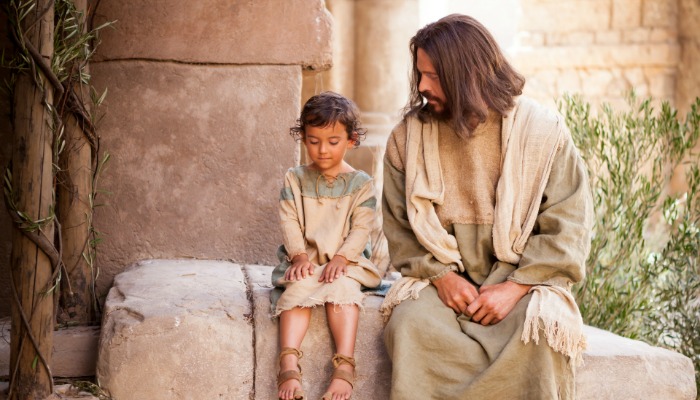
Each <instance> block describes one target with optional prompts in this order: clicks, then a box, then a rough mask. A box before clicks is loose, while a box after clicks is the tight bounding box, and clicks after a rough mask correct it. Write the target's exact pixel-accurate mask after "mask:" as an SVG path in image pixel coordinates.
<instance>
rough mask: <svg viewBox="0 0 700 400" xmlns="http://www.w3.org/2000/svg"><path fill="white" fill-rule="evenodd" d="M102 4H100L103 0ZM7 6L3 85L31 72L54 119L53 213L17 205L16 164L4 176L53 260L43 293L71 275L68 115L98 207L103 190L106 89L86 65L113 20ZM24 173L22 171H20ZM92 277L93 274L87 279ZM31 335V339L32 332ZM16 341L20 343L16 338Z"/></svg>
mask: <svg viewBox="0 0 700 400" xmlns="http://www.w3.org/2000/svg"><path fill="white" fill-rule="evenodd" d="M97 3H99V0H98V1H97ZM39 4H42V5H39ZM2 7H3V11H4V12H5V13H6V14H7V17H8V18H7V19H8V36H9V37H10V38H11V39H12V40H13V42H14V44H15V45H16V47H15V50H16V51H15V52H14V53H13V54H10V55H8V54H5V53H4V52H3V54H2V58H1V59H0V62H1V66H2V67H5V68H9V69H10V70H11V71H12V76H11V78H10V79H9V80H8V81H7V82H5V85H4V89H5V90H7V91H8V92H9V93H8V94H9V95H10V97H11V98H13V97H14V94H13V90H15V83H16V82H17V77H18V76H19V75H21V74H27V75H29V76H30V77H31V79H32V80H33V82H34V85H35V88H36V89H38V90H40V91H41V92H43V95H44V96H43V98H42V104H43V105H44V107H45V109H46V113H47V114H48V115H49V116H50V119H51V120H50V122H48V125H49V126H50V128H51V130H52V133H53V158H52V161H53V170H52V176H51V179H52V182H53V183H54V187H53V193H52V197H53V199H54V204H52V205H51V206H50V212H49V214H50V215H48V216H44V217H43V218H40V219H38V220H33V219H32V218H30V217H29V215H28V213H27V212H25V210H21V209H18V204H19V203H18V202H17V201H16V199H17V198H18V193H19V189H22V188H20V187H15V188H13V180H12V175H13V174H12V172H11V171H12V167H8V168H7V170H6V171H5V174H4V176H3V179H2V180H3V186H4V187H3V189H4V190H3V192H4V196H5V204H6V206H7V207H8V211H10V215H11V216H12V218H13V221H14V223H15V225H16V227H17V228H19V231H20V232H22V233H23V234H24V235H25V236H26V237H27V238H28V239H29V240H31V241H32V242H34V243H35V244H36V245H37V246H38V247H39V249H40V250H41V251H42V252H44V253H45V254H46V255H47V256H48V257H49V259H50V260H51V265H52V269H53V274H52V276H51V282H50V283H49V286H50V287H49V288H47V289H43V288H35V289H30V292H31V290H38V291H39V292H38V293H42V294H47V293H50V292H51V291H52V290H54V289H55V288H57V287H58V286H59V285H58V284H59V282H60V281H61V279H65V280H64V282H67V279H68V277H65V276H64V274H62V272H65V271H64V270H65V266H64V265H63V261H62V253H61V251H62V249H63V247H64V244H65V242H64V241H63V239H62V237H61V228H60V223H59V222H60V221H59V220H60V219H61V217H62V216H61V215H58V210H57V211H56V213H55V212H54V210H55V209H56V202H55V199H56V196H57V190H56V187H57V186H58V185H61V184H64V182H62V181H61V179H66V178H65V177H64V178H60V175H59V173H64V175H66V174H69V173H70V172H69V171H62V170H61V165H63V163H62V162H61V161H63V160H66V159H67V157H70V154H69V153H70V152H68V151H64V150H65V148H66V140H65V136H64V133H65V125H64V123H65V121H66V120H68V119H69V117H70V118H73V119H75V120H76V121H77V125H78V126H79V127H80V129H81V131H82V133H83V134H84V136H85V141H86V143H87V144H88V145H89V146H90V147H91V150H92V153H91V156H92V165H87V166H85V167H86V168H90V169H91V171H92V173H93V177H92V190H91V193H89V194H88V195H89V201H90V206H91V208H94V207H95V206H97V204H96V203H95V197H96V195H97V193H98V190H97V189H96V185H97V180H98V177H99V174H100V172H101V171H102V170H103V168H104V163H105V162H106V161H107V160H108V158H109V156H108V155H107V154H105V156H104V157H103V158H102V159H100V157H99V137H98V136H97V133H96V128H95V126H96V124H97V121H98V120H99V118H98V117H97V116H96V115H97V108H98V106H99V105H100V103H101V102H102V101H103V100H104V98H105V95H106V91H105V92H104V93H103V94H101V95H99V94H97V93H95V92H94V89H92V88H91V87H89V84H90V75H89V74H88V72H87V71H88V69H87V65H88V63H89V60H90V58H91V57H92V55H93V54H94V49H95V47H96V45H97V43H96V42H97V34H98V32H99V30H101V29H103V28H104V27H106V26H109V25H111V22H109V23H106V24H103V25H101V26H99V27H97V28H89V27H88V25H91V16H92V15H94V11H95V10H94V9H92V13H89V12H88V11H87V10H79V9H77V8H76V6H75V4H74V2H73V1H72V0H49V1H47V2H38V1H37V0H11V1H8V2H5V3H4V4H3V6H2ZM39 8H41V9H39ZM42 18H49V19H51V18H52V19H53V22H54V31H53V32H52V33H49V34H47V33H44V34H45V35H47V36H44V37H45V38H46V37H51V38H53V43H52V54H51V55H50V57H48V58H46V57H44V56H43V55H42V54H40V52H39V50H38V49H37V48H36V47H35V46H37V44H36V43H33V42H32V40H30V39H29V37H28V32H30V28H31V27H34V26H35V25H36V24H37V23H38V22H37V21H39V20H41V19H42ZM42 45H45V43H42ZM39 47H40V46H39ZM81 84H82V85H85V87H87V88H89V89H88V90H89V91H88V90H86V91H85V93H83V90H81V86H80V85H81ZM50 92H52V93H53V96H48V93H50ZM42 123H43V122H42ZM15 145H17V144H15ZM19 175H20V174H18V175H15V176H19ZM28 175H29V174H28ZM69 178H70V177H68V179H69ZM86 217H87V227H86V229H87V233H88V240H86V241H85V242H86V243H85V245H84V250H83V254H82V255H83V258H84V259H85V260H86V262H87V263H88V264H89V266H90V267H91V268H92V269H93V279H91V280H92V285H94V276H95V275H96V274H97V272H96V271H95V266H94V260H95V250H96V245H97V243H98V242H99V240H100V237H99V232H97V231H95V230H94V228H93V227H92V210H90V211H89V215H87V216H86ZM48 224H54V225H55V227H54V232H55V233H54V235H55V236H52V237H49V236H50V235H46V234H45V233H44V231H42V228H43V227H44V226H45V225H48ZM62 277H63V278H62ZM88 280H90V279H89V278H88ZM12 285H15V282H14V280H13V281H12ZM13 290H14V291H15V293H16V292H19V290H18V288H16V287H14V286H13ZM93 295H94V290H93ZM93 297H94V296H93ZM15 303H16V304H15V306H16V309H19V310H22V304H19V303H20V300H18V298H16V299H15ZM34 312H35V309H32V311H31V314H30V319H31V318H33V315H34ZM13 318H14V316H13ZM27 321H28V319H27V318H26V317H25V316H24V314H22V322H23V324H24V325H25V327H26V331H27V332H31V331H32V329H31V327H29V324H28V322H27ZM15 322H16V321H15V320H14V319H13V324H14V323H15ZM13 329H14V328H13ZM28 336H30V338H31V334H29V335H28ZM31 339H32V340H31V341H32V345H33V346H34V348H35V350H36V352H37V355H38V358H40V359H41V362H42V364H44V366H45V368H46V371H47V372H48V375H49V381H52V377H51V373H50V368H49V366H48V365H46V364H47V362H46V360H45V357H43V356H42V355H41V351H40V350H39V346H38V345H37V341H41V339H42V337H41V336H38V337H37V340H35V339H34V338H31ZM20 342H21V343H20V344H19V345H18V346H20V348H21V346H23V345H25V343H24V339H22V340H21V341H20ZM13 346H15V344H14V343H13ZM16 362H17V365H13V366H12V369H11V371H14V373H13V374H12V381H11V382H10V393H9V395H8V397H9V398H14V397H13V396H12V393H13V390H15V389H16V386H21V384H17V385H15V384H16V383H17V382H15V380H16V377H17V375H18V373H17V371H20V370H21V369H19V366H20V362H19V359H18V360H17V361H16ZM37 362H38V359H37V358H35V359H34V362H33V364H32V366H31V370H36V367H37ZM23 368H24V366H23ZM50 391H53V384H51V388H50Z"/></svg>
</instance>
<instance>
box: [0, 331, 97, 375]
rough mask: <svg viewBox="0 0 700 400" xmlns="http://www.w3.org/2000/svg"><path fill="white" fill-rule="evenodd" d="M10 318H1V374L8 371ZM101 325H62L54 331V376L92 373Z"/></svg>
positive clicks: (52, 362) (52, 359)
mask: <svg viewBox="0 0 700 400" xmlns="http://www.w3.org/2000/svg"><path fill="white" fill-rule="evenodd" d="M10 325H11V322H10V318H4V319H1V320H0V376H7V375H9V374H10ZM99 337H100V328H99V327H97V326H78V327H68V328H61V329H58V330H56V331H55V332H54V334H53V354H52V356H51V357H52V358H51V371H52V372H53V374H54V376H56V377H69V378H74V377H83V376H94V375H95V366H96V362H97V361H96V360H97V343H98V341H99Z"/></svg>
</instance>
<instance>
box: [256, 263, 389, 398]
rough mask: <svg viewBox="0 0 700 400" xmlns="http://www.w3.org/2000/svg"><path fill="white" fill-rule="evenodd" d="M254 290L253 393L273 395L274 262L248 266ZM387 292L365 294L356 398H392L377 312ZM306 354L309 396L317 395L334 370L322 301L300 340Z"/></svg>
mask: <svg viewBox="0 0 700 400" xmlns="http://www.w3.org/2000/svg"><path fill="white" fill-rule="evenodd" d="M245 271H246V274H247V275H248V277H249V279H250V285H251V287H252V293H253V297H252V299H253V304H254V314H253V315H254V320H255V354H256V361H257V362H256V366H255V398H256V399H274V398H276V394H277V386H276V382H275V377H276V376H277V372H278V369H279V368H278V364H277V354H279V344H278V338H279V330H278V320H277V319H272V318H270V315H271V314H270V290H271V284H270V274H271V272H272V268H269V267H261V266H247V267H246V269H245ZM382 300H383V298H382V297H378V296H367V298H365V301H364V306H365V310H364V311H363V312H361V313H360V324H359V327H358V335H357V343H356V345H355V359H356V360H357V383H356V384H355V389H354V393H353V398H356V399H388V398H389V385H390V382H391V363H390V361H389V358H388V355H387V353H386V349H385V348H384V341H383V338H382V335H383V330H384V323H383V322H382V317H381V314H380V313H379V305H380V304H381V302H382ZM301 350H302V351H303V352H304V357H303V358H302V359H301V361H300V365H301V366H302V369H303V372H304V377H303V379H304V382H303V385H304V389H305V391H306V396H307V398H310V399H319V398H321V396H322V395H323V393H324V392H325V389H326V388H327V385H328V383H330V376H331V374H332V372H333V364H332V363H331V358H332V357H333V353H334V348H333V339H332V336H331V334H330V331H329V329H328V325H327V323H326V314H325V310H324V308H323V307H316V308H315V309H314V310H313V312H312V315H311V324H310V326H309V330H308V332H307V334H306V337H305V338H304V342H303V343H302V345H301Z"/></svg>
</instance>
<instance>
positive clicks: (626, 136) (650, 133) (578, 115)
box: [560, 93, 700, 383]
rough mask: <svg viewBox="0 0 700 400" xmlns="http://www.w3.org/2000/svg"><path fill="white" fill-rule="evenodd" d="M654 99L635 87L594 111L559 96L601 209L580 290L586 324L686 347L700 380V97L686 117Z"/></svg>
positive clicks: (676, 347)
mask: <svg viewBox="0 0 700 400" xmlns="http://www.w3.org/2000/svg"><path fill="white" fill-rule="evenodd" d="M652 104H653V101H652V100H651V99H645V100H639V99H637V98H636V96H635V95H634V93H632V94H630V96H629V106H630V107H629V110H626V111H614V110H613V109H612V108H611V107H610V106H608V105H604V106H603V107H602V109H601V112H600V114H599V115H598V116H593V115H591V110H590V105H589V104H586V103H584V102H583V101H582V100H581V99H580V98H579V97H576V96H573V97H572V96H565V97H564V99H563V100H562V101H561V102H560V108H561V109H562V112H563V113H564V114H565V116H566V120H567V124H568V126H569V128H570V129H571V133H572V136H573V138H574V141H575V142H576V145H577V146H578V148H579V150H580V151H581V155H582V157H583V159H584V160H585V161H586V164H587V166H588V173H589V176H590V183H591V189H592V191H593V199H594V204H595V206H594V207H595V210H596V224H595V227H594V232H593V238H592V242H591V254H590V256H589V258H588V260H587V266H586V268H587V271H586V273H587V277H586V280H585V281H584V282H583V283H582V284H581V285H580V286H578V287H577V288H576V290H577V292H576V297H577V300H578V304H579V307H580V309H581V314H582V315H583V318H584V321H585V323H587V324H590V325H593V326H597V327H600V328H603V329H607V330H610V331H612V332H615V333H617V334H620V335H623V336H627V337H630V338H634V339H641V340H644V341H646V342H648V343H651V344H653V345H660V346H664V347H667V348H670V349H673V350H676V351H679V352H681V353H683V354H685V355H686V356H688V357H690V358H691V359H692V360H693V363H694V365H695V370H696V382H699V383H700V376H698V375H699V372H698V371H700V266H699V265H698V248H700V170H699V167H698V162H699V161H700V157H699V156H698V153H697V152H696V151H695V149H696V148H697V145H698V137H699V136H700V99H696V101H695V104H694V105H693V106H692V108H691V111H690V112H689V113H688V115H687V116H686V117H685V119H684V120H682V121H681V120H680V119H679V118H678V115H677V111H676V110H675V109H673V108H672V107H671V106H670V105H669V104H668V103H665V102H664V103H662V104H661V106H660V108H659V109H655V108H654V107H653V105H652ZM674 177H675V178H678V177H682V178H684V181H683V183H684V185H685V188H684V190H683V192H682V193H671V192H670V191H669V190H670V189H669V183H670V181H671V179H672V178H674ZM675 181H676V182H678V181H679V180H678V179H675Z"/></svg>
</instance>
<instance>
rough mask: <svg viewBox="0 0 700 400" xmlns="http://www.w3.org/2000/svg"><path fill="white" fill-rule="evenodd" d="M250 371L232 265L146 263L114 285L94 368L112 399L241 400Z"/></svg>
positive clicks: (248, 341) (249, 342)
mask: <svg viewBox="0 0 700 400" xmlns="http://www.w3.org/2000/svg"><path fill="white" fill-rule="evenodd" d="M254 365H255V355H254V352H253V323H252V313H251V305H250V301H249V300H248V297H247V286H246V282H245V277H244V275H243V270H242V269H241V268H240V267H239V266H238V265H235V264H232V263H229V262H224V261H198V260H150V261H145V262H141V263H138V264H136V265H134V266H131V267H130V268H128V269H127V270H126V271H124V272H122V273H121V274H119V275H118V276H117V277H116V278H115V280H114V285H113V287H112V289H110V291H109V294H108V296H107V300H106V303H105V310H104V318H103V323H102V335H101V337H100V349H99V353H98V362H97V379H98V382H99V384H100V386H102V387H103V388H104V389H105V390H106V391H107V392H108V393H110V395H111V396H112V397H113V398H114V399H118V400H128V399H139V400H142V399H172V400H176V399H219V398H221V399H248V398H250V395H251V394H252V393H253V368H254Z"/></svg>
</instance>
